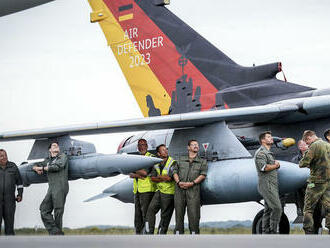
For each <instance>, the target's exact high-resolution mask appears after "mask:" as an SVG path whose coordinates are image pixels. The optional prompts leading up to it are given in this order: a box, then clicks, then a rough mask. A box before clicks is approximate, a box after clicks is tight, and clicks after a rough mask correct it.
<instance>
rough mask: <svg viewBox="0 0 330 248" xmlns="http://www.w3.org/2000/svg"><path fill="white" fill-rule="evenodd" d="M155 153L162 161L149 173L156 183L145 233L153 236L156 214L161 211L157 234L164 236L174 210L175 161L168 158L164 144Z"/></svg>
mask: <svg viewBox="0 0 330 248" xmlns="http://www.w3.org/2000/svg"><path fill="white" fill-rule="evenodd" d="M156 151H157V156H158V157H159V158H161V159H163V161H162V162H160V163H159V164H156V165H155V166H154V168H153V169H152V172H151V180H152V181H153V182H155V183H157V184H156V185H157V186H156V193H155V195H154V197H153V198H152V201H151V203H150V205H149V208H148V212H147V217H146V224H145V229H146V232H147V233H149V234H154V230H155V221H156V214H157V212H158V211H159V210H161V213H160V216H161V220H160V223H159V227H158V234H166V233H167V230H168V226H169V224H170V221H171V218H172V214H173V210H174V191H175V182H174V181H173V178H172V177H173V166H174V165H176V161H175V160H174V159H173V158H171V157H170V156H168V150H167V148H166V146H165V145H164V144H162V145H159V146H158V147H157V149H156Z"/></svg>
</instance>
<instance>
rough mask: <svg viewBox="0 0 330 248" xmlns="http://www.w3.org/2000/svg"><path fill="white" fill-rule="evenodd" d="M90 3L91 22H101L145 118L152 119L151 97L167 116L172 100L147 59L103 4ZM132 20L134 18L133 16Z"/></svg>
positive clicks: (92, 1) (96, 0) (97, 1)
mask: <svg viewBox="0 0 330 248" xmlns="http://www.w3.org/2000/svg"><path fill="white" fill-rule="evenodd" d="M88 2H89V4H90V6H91V8H92V9H93V13H91V22H99V24H100V26H101V28H102V30H103V33H104V35H105V37H106V39H107V41H108V45H109V46H110V47H111V50H112V52H113V53H114V55H115V57H116V59H117V61H118V63H119V65H120V67H121V69H122V71H123V73H124V75H125V77H126V80H127V81H128V84H129V86H130V88H131V90H132V91H133V94H134V96H135V99H136V100H137V102H138V104H139V106H140V109H141V111H142V113H143V115H144V116H145V117H147V116H149V115H148V111H149V109H148V106H147V96H148V95H150V96H152V100H153V103H154V105H155V107H156V108H158V109H159V110H160V112H161V114H162V115H164V114H167V113H168V111H169V108H170V105H171V97H170V96H169V95H168V93H167V92H166V90H165V89H164V87H163V86H162V85H161V83H160V81H159V80H158V78H157V77H156V75H155V74H154V73H153V71H152V70H151V69H150V67H149V66H148V56H147V55H141V54H140V53H139V51H137V50H136V49H134V45H133V43H132V41H131V40H130V39H129V38H128V37H127V35H125V32H124V30H123V29H122V28H121V26H120V24H119V23H118V21H117V20H116V18H115V17H114V16H113V14H112V13H111V11H110V10H109V9H108V7H107V6H106V5H105V4H104V2H103V1H102V0H88ZM131 17H132V18H133V14H132V16H131ZM123 49H126V50H125V51H126V52H123ZM127 51H128V52H127ZM136 61H138V63H137V62H136ZM136 64H138V66H136ZM149 100H150V99H149Z"/></svg>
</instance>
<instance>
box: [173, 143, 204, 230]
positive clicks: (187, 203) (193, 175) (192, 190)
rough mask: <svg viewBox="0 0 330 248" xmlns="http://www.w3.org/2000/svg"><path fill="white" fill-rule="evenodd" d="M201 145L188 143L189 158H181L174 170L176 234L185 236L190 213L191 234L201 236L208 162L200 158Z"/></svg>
mask: <svg viewBox="0 0 330 248" xmlns="http://www.w3.org/2000/svg"><path fill="white" fill-rule="evenodd" d="M198 151H199V145H198V142H197V141H196V140H190V141H189V142H188V156H182V157H180V159H179V161H178V163H177V164H176V165H175V166H174V168H173V178H174V181H175V183H176V186H175V193H174V208H175V222H176V225H175V234H184V216H185V212H186V207H187V212H188V222H189V230H190V233H191V234H199V221H200V207H201V200H200V183H201V182H202V181H203V180H204V179H205V178H206V175H207V162H206V160H204V159H201V158H200V157H199V156H198Z"/></svg>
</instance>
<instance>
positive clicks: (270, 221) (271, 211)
mask: <svg viewBox="0 0 330 248" xmlns="http://www.w3.org/2000/svg"><path fill="white" fill-rule="evenodd" d="M259 142H260V144H261V146H260V148H259V149H258V150H257V151H256V153H255V155H254V160H255V165H256V169H257V173H258V178H259V180H258V181H259V182H258V191H259V193H260V194H261V195H262V197H263V198H264V201H265V208H264V214H263V217H262V233H263V234H275V233H277V229H278V225H279V223H280V219H281V215H282V205H281V201H280V197H279V193H278V179H277V169H278V168H280V163H279V162H278V161H276V160H275V159H274V154H273V153H272V152H271V151H270V148H271V146H272V144H273V143H274V141H273V137H272V133H271V132H270V131H267V132H263V133H261V134H260V135H259Z"/></svg>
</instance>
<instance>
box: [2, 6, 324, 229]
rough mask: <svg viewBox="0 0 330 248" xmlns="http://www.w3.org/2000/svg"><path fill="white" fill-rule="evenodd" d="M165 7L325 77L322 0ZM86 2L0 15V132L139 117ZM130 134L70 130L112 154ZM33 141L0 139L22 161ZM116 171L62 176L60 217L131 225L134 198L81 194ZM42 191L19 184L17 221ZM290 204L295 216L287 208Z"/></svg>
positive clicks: (242, 211)
mask: <svg viewBox="0 0 330 248" xmlns="http://www.w3.org/2000/svg"><path fill="white" fill-rule="evenodd" d="M169 9H170V10H171V11H173V12H174V13H175V14H177V15H178V16H179V17H180V18H182V19H183V20H184V21H185V22H187V23H188V24H189V25H191V27H192V28H194V29H195V30H196V31H198V32H199V33H200V34H201V35H203V36H204V37H205V38H206V39H208V40H210V41H211V43H213V44H214V45H215V46H217V47H218V48H219V49H221V50H222V51H223V52H224V53H225V54H227V55H228V56H229V57H231V58H232V59H233V60H234V61H235V62H237V63H238V64H241V65H244V66H251V65H252V64H253V63H255V64H256V65H261V64H267V63H272V62H277V61H281V62H282V63H283V69H284V72H285V74H286V77H287V79H288V80H289V81H290V82H294V83H299V84H302V85H306V86H311V87H315V88H326V87H329V77H328V70H329V68H330V58H329V56H330V31H329V27H330V15H329V13H330V2H329V1H328V0H318V1H312V0H291V1H285V0H276V1H262V0H250V1H244V0H235V1H224V0H221V1H214V0H203V1H200V0H199V1H198V0H172V1H171V5H170V6H169ZM90 11H91V9H90V7H89V5H88V2H87V1H86V0H70V1H64V0H57V1H55V2H53V3H49V4H46V5H43V6H40V7H36V8H33V9H30V10H27V11H24V12H20V13H16V14H13V15H9V16H5V17H0V33H1V39H0V106H1V107H2V111H1V115H0V116H1V117H0V132H2V131H9V130H17V129H30V128H39V127H49V126H57V125H67V124H79V123H88V122H93V121H112V120H121V119H128V118H138V117H142V114H141V112H140V109H139V107H138V105H137V103H136V101H135V99H134V97H133V95H132V93H131V91H130V89H129V87H128V84H127V83H126V81H125V78H124V77H123V74H122V72H121V70H120V68H119V66H118V64H117V62H116V60H115V58H114V56H113V54H112V52H111V50H110V48H109V47H107V44H106V40H105V38H104V35H103V33H102V31H101V29H100V27H99V25H98V24H91V23H90V22H89V13H90ZM278 78H280V79H282V75H280V74H279V75H278ZM129 135H130V134H128V133H124V134H116V135H111V134H109V135H94V136H84V137H75V138H77V139H82V140H86V141H90V142H93V143H94V144H95V145H96V148H97V151H98V152H102V153H109V154H110V153H115V152H116V149H117V146H118V144H119V143H120V141H121V140H122V139H124V138H125V137H127V136H129ZM32 144H33V141H17V142H6V143H1V144H0V147H3V148H5V149H6V150H7V151H8V155H9V159H10V160H11V161H14V162H16V163H17V164H20V163H21V162H22V161H26V158H27V156H28V153H29V151H30V149H31V146H32ZM121 178H123V177H122V176H119V177H115V178H105V179H103V178H99V179H93V180H78V181H74V182H70V192H69V195H68V197H67V204H66V210H65V214H64V226H67V227H82V226H87V225H95V224H105V225H107V224H109V225H131V226H133V216H134V208H133V205H132V204H124V203H121V202H119V201H118V200H115V199H112V198H109V199H103V200H99V201H95V202H91V203H83V202H82V201H83V200H84V199H86V198H89V197H90V196H93V195H95V194H98V193H100V192H101V191H102V190H103V189H105V188H107V187H109V186H110V185H111V184H113V183H115V182H117V181H118V180H120V179H121ZM46 191H47V185H32V186H30V187H28V188H25V192H24V200H23V203H20V204H18V206H17V210H16V223H15V225H16V227H24V226H34V225H42V222H41V220H40V216H39V211H38V208H39V205H40V203H41V201H42V199H43V197H44V195H45V194H46ZM259 209H261V208H260V206H259V205H258V204H256V203H244V204H234V205H216V206H205V207H203V208H202V213H201V214H202V219H201V221H217V220H230V219H234V220H245V219H253V218H254V216H255V214H256V213H257V212H258V210H259ZM288 212H289V217H290V218H291V219H292V218H294V208H293V207H291V208H290V209H289V211H288ZM173 221H174V218H172V222H173Z"/></svg>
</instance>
